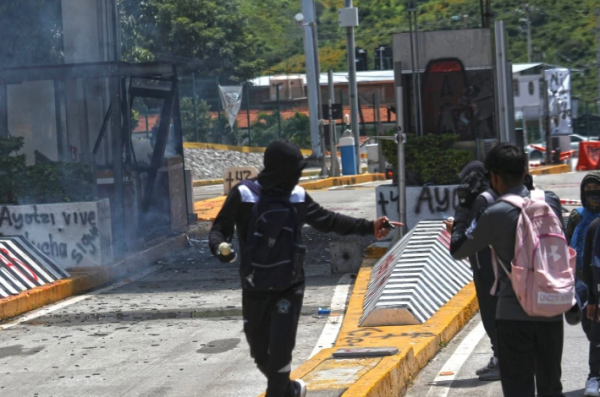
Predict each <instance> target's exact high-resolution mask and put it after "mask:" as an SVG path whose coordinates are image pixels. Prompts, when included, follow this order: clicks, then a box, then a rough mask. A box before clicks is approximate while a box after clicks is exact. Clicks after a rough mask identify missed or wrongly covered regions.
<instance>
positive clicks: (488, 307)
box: [446, 161, 500, 381]
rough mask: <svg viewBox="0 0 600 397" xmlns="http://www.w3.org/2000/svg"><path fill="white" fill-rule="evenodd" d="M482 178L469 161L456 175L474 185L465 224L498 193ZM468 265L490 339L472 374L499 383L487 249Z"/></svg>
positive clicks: (479, 168)
mask: <svg viewBox="0 0 600 397" xmlns="http://www.w3.org/2000/svg"><path fill="white" fill-rule="evenodd" d="M486 175H487V171H486V169H485V166H484V165H483V163H482V162H481V161H471V162H470V163H468V164H467V165H466V166H465V167H464V168H463V169H462V170H461V171H460V173H459V175H458V177H459V179H460V180H461V181H464V180H470V181H472V182H476V183H475V185H476V186H473V189H474V190H476V191H477V194H478V196H477V198H476V199H475V201H474V202H473V206H472V207H471V210H470V213H469V217H468V220H467V222H468V223H471V222H472V221H473V220H475V219H476V218H477V217H478V216H479V214H481V213H482V212H483V211H485V209H486V208H487V207H489V206H490V205H492V204H494V202H495V201H496V200H497V198H498V194H497V193H496V192H495V191H494V190H493V189H492V188H491V186H490V181H489V179H488V178H487V176H486ZM446 225H447V228H448V232H449V233H452V222H448V221H446ZM469 262H470V263H471V269H472V270H473V282H474V283H475V291H476V293H477V301H478V302H479V312H480V314H481V322H482V323H483V327H484V328H485V332H486V333H487V335H488V337H489V338H490V342H491V345H492V353H493V356H492V357H491V359H490V361H489V363H488V364H487V365H486V366H485V367H483V368H481V369H478V370H477V371H475V374H476V375H477V376H478V377H479V380H481V381H498V380H500V368H499V366H498V350H497V349H498V341H497V333H496V307H497V305H498V298H497V297H496V296H494V295H492V294H491V293H490V291H491V290H492V287H493V286H494V282H495V280H496V277H495V275H494V272H493V270H492V253H491V250H490V248H489V247H488V248H485V249H483V250H481V251H479V252H477V253H476V254H475V255H471V256H469Z"/></svg>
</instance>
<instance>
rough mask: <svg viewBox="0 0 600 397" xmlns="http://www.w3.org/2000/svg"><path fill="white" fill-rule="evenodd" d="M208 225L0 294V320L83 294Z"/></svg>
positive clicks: (204, 233) (143, 264) (177, 246)
mask: <svg viewBox="0 0 600 397" xmlns="http://www.w3.org/2000/svg"><path fill="white" fill-rule="evenodd" d="M210 226H211V225H210V224H209V223H200V224H198V225H196V226H194V227H193V228H190V229H189V230H188V231H186V232H185V233H181V234H179V235H177V236H175V237H171V238H166V239H162V241H160V242H158V243H156V244H152V245H151V246H149V247H148V248H145V249H143V250H141V251H139V252H136V253H134V254H132V255H129V256H127V257H125V258H121V259H120V260H118V261H116V262H115V263H113V264H112V265H109V266H102V267H93V268H92V267H87V268H73V269H69V274H70V278H67V279H63V280H58V281H55V282H52V283H47V284H45V285H43V286H39V287H36V288H33V289H30V290H27V291H23V292H22V293H20V294H18V295H15V296H9V297H7V298H2V299H0V321H3V320H6V319H9V318H12V317H16V316H18V315H20V314H23V313H26V312H28V311H31V310H35V309H39V308H40V307H43V306H45V305H48V304H51V303H54V302H58V301H60V300H63V299H66V298H69V297H71V296H74V295H79V294H82V293H84V292H86V291H90V290H92V289H96V288H99V287H101V286H103V285H105V284H108V283H112V282H115V281H119V280H123V279H125V278H126V277H128V276H130V275H132V274H134V273H136V272H138V271H140V270H142V269H144V268H147V267H148V266H150V265H151V264H153V263H154V262H156V261H157V260H158V259H160V258H162V257H164V256H165V255H167V254H169V253H173V252H177V251H180V250H182V249H184V248H185V247H186V246H188V244H189V239H190V237H191V238H196V239H197V238H202V237H205V236H207V235H208V232H209V230H210ZM0 329H1V326H0Z"/></svg>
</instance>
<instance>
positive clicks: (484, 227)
mask: <svg viewBox="0 0 600 397" xmlns="http://www.w3.org/2000/svg"><path fill="white" fill-rule="evenodd" d="M506 194H517V195H519V196H521V197H528V196H529V191H528V190H527V188H526V187H525V186H519V187H516V188H512V189H509V190H508V191H507V192H506ZM546 202H547V203H548V205H550V207H551V208H552V210H553V211H554V213H555V214H556V216H558V217H559V219H562V213H561V205H560V200H559V199H558V197H557V196H556V195H555V194H554V193H551V192H546ZM469 212H470V210H469V209H467V208H462V207H458V209H457V210H456V215H455V217H454V229H453V232H452V244H451V246H450V252H451V253H452V256H453V257H454V258H455V259H464V258H467V257H469V256H472V255H475V254H476V253H477V252H479V251H481V250H483V249H485V248H487V247H492V248H493V249H494V251H495V252H496V255H497V257H498V258H499V259H500V260H501V261H502V263H504V264H507V265H508V264H510V263H511V262H512V260H513V258H514V252H515V236H516V229H517V221H518V219H519V215H520V210H519V209H518V208H516V207H514V206H512V205H510V204H508V203H506V202H503V201H498V202H496V204H494V205H492V206H490V207H488V208H487V209H484V210H483V211H482V212H480V214H478V216H475V217H474V218H470V216H469V215H470V214H469ZM469 219H474V220H473V221H472V222H471V223H470V224H469ZM509 270H510V268H509ZM481 271H486V269H483V268H482V269H481ZM489 271H493V269H492V268H491V267H490V268H489ZM498 275H499V276H498V279H499V283H500V284H499V289H498V293H497V294H498V308H497V311H496V319H497V320H513V321H562V316H557V317H551V318H545V317H530V316H528V315H527V314H526V313H525V311H524V310H523V308H522V307H521V304H520V303H519V301H518V299H517V296H516V295H515V292H514V291H513V288H512V285H511V283H510V279H509V278H508V276H507V275H506V273H505V272H504V270H502V268H501V267H500V266H499V271H498Z"/></svg>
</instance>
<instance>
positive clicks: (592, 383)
mask: <svg viewBox="0 0 600 397" xmlns="http://www.w3.org/2000/svg"><path fill="white" fill-rule="evenodd" d="M598 389H600V378H590V379H588V380H587V382H586V384H585V392H583V395H584V396H588V397H600V392H599V391H598Z"/></svg>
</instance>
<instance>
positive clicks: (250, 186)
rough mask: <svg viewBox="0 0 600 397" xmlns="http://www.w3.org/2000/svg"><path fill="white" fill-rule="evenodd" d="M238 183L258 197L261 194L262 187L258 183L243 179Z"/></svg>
mask: <svg viewBox="0 0 600 397" xmlns="http://www.w3.org/2000/svg"><path fill="white" fill-rule="evenodd" d="M240 185H243V186H246V187H247V188H248V189H250V191H251V192H252V193H254V194H255V195H257V196H258V197H260V196H261V194H262V188H261V187H260V185H259V184H258V183H256V182H254V181H250V180H248V179H245V180H243V181H241V182H240Z"/></svg>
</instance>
